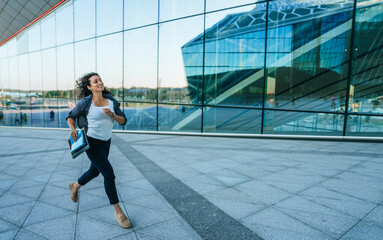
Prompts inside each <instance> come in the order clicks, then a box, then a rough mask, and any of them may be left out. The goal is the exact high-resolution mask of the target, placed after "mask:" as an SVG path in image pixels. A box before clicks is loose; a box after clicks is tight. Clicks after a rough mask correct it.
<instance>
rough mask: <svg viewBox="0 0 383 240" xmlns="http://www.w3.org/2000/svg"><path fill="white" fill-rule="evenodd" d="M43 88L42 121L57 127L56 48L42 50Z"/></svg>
mask: <svg viewBox="0 0 383 240" xmlns="http://www.w3.org/2000/svg"><path fill="white" fill-rule="evenodd" d="M42 60H43V71H42V73H43V90H44V123H45V127H54V128H56V127H58V117H57V112H58V102H57V80H56V50H55V49H48V50H44V51H43V52H42Z"/></svg>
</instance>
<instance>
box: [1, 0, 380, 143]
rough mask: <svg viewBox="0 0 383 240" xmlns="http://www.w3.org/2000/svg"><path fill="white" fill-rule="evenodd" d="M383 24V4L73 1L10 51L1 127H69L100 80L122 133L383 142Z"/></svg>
mask: <svg viewBox="0 0 383 240" xmlns="http://www.w3.org/2000/svg"><path fill="white" fill-rule="evenodd" d="M145 13H148V14H145ZM149 13H150V14H149ZM382 22H383V0H355V1H354V0H308V1H293V0H285V1H281V0H273V1H271V0H270V1H255V3H254V1H248V0H242V1H232V2H229V1H227V2H226V1H213V0H198V1H195V0H194V1H193V0H185V1H183V5H182V6H181V5H180V4H177V1H176V0H169V1H158V0H145V1H138V0H116V1H107V0H74V1H67V2H66V3H65V4H63V5H61V6H59V7H58V8H57V9H55V10H54V11H52V12H51V13H49V14H47V16H46V17H45V18H43V19H42V20H40V21H38V22H36V23H35V24H34V25H32V26H31V27H29V28H28V29H27V30H25V31H23V32H22V33H20V34H19V35H17V37H16V38H13V39H11V40H10V41H8V42H6V43H5V44H3V45H1V46H0V87H1V93H0V94H1V101H2V106H1V109H0V111H1V119H0V125H6V126H16V125H17V126H32V127H63V128H65V127H67V126H66V122H65V117H66V114H67V113H68V111H70V109H71V108H73V106H74V105H75V103H76V98H75V89H74V86H75V79H78V78H79V77H80V76H81V75H82V74H83V73H86V72H91V71H96V72H99V73H100V75H101V77H102V78H103V79H104V82H105V83H106V86H107V87H109V88H110V90H111V91H112V92H113V94H114V95H115V97H116V98H117V99H118V100H119V101H121V102H122V106H123V109H124V111H125V113H126V114H127V116H128V123H127V125H126V126H124V127H121V126H117V125H116V126H115V129H120V130H149V131H181V132H213V133H214V132H217V133H250V134H251V133H253V134H305V135H306V134H307V135H338V136H342V135H343V136H381V133H382V132H383V84H382V82H383V67H382V62H383V61H382V60H383V58H382V51H383V50H382V49H383V40H382V39H383V24H382ZM20 112H21V113H22V114H23V115H22V116H23V117H24V115H25V116H26V117H25V119H27V120H26V121H16V119H17V118H18V117H19V116H20ZM52 112H53V113H54V114H55V116H56V117H55V118H51V114H52ZM16 114H17V116H18V117H16ZM29 119H30V121H28V120H29ZM16 123H17V124H16Z"/></svg>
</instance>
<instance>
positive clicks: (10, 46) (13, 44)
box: [7, 38, 17, 57]
mask: <svg viewBox="0 0 383 240" xmlns="http://www.w3.org/2000/svg"><path fill="white" fill-rule="evenodd" d="M7 53H8V57H13V56H16V55H17V40H16V39H15V38H13V39H11V40H9V41H8V42H7Z"/></svg>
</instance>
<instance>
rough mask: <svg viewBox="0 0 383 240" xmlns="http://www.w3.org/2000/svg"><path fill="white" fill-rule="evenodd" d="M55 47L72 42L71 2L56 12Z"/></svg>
mask: <svg viewBox="0 0 383 240" xmlns="http://www.w3.org/2000/svg"><path fill="white" fill-rule="evenodd" d="M56 36H57V45H61V44H65V43H69V42H73V2H69V3H67V4H65V5H64V6H60V8H58V9H57V11H56Z"/></svg>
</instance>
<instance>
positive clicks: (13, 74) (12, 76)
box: [7, 57, 21, 126]
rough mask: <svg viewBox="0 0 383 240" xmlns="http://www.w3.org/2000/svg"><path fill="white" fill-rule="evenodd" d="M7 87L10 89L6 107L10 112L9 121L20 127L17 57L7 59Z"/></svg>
mask: <svg viewBox="0 0 383 240" xmlns="http://www.w3.org/2000/svg"><path fill="white" fill-rule="evenodd" d="M8 63H9V87H10V96H11V97H10V101H9V102H7V105H8V107H9V109H10V112H11V119H12V121H13V123H12V125H13V126H21V121H20V118H19V117H20V90H19V89H20V84H19V76H18V63H17V57H11V58H9V62H8Z"/></svg>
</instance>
